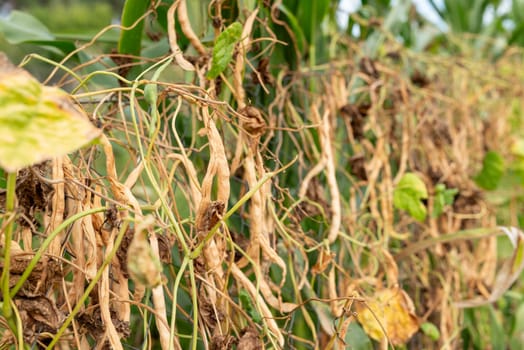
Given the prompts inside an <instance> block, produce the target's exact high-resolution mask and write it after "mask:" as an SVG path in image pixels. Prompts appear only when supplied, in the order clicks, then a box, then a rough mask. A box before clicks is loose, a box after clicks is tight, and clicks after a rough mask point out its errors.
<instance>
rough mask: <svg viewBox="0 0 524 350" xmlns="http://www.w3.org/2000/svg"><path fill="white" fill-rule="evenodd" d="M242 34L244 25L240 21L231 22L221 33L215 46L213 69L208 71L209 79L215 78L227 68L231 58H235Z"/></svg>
mask: <svg viewBox="0 0 524 350" xmlns="http://www.w3.org/2000/svg"><path fill="white" fill-rule="evenodd" d="M241 35H242V25H241V24H240V23H238V22H235V23H233V24H231V25H230V26H229V27H227V28H226V29H225V30H224V31H223V32H222V33H220V35H219V36H218V38H217V41H216V43H215V47H213V60H212V61H211V69H210V70H209V72H208V73H207V78H208V79H215V78H216V77H218V76H219V75H220V73H222V72H223V71H224V70H225V69H226V67H227V65H228V64H229V62H230V61H231V58H233V51H234V50H235V45H236V43H237V42H238V41H239V40H240V36H241Z"/></svg>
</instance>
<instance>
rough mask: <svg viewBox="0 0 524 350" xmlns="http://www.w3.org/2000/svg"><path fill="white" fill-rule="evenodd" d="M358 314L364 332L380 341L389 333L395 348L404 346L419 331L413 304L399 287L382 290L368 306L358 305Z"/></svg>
mask: <svg viewBox="0 0 524 350" xmlns="http://www.w3.org/2000/svg"><path fill="white" fill-rule="evenodd" d="M357 312H358V316H357V318H358V321H359V322H360V324H361V325H362V327H363V328H364V331H365V332H366V333H367V334H368V335H369V336H370V337H371V338H373V339H375V340H377V341H380V340H382V339H384V338H385V337H386V336H385V334H384V331H385V332H386V334H387V338H389V340H390V341H391V343H392V344H393V345H402V344H405V343H406V342H407V341H408V340H409V338H411V336H413V334H415V332H416V331H417V330H418V329H419V320H418V317H417V316H416V315H415V308H414V306H413V302H412V301H411V299H410V298H409V296H408V295H407V294H406V292H404V291H403V290H402V289H400V288H398V287H396V288H390V289H382V290H379V291H378V292H377V293H376V294H375V295H374V297H373V298H372V299H371V300H370V301H368V302H367V303H366V304H362V303H359V304H357Z"/></svg>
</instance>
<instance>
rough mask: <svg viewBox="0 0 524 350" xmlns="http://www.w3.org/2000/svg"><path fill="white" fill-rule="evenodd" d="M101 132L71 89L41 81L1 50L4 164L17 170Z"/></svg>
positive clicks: (0, 152)
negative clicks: (12, 61)
mask: <svg viewBox="0 0 524 350" xmlns="http://www.w3.org/2000/svg"><path fill="white" fill-rule="evenodd" d="M100 133H101V131H100V130H99V129H97V128H96V127H95V126H94V125H92V124H91V123H90V122H89V120H88V118H87V116H86V114H85V112H84V111H83V110H82V109H80V108H79V107H78V106H76V105H75V104H74V103H73V102H72V100H71V97H70V96H69V94H68V93H67V92H65V91H63V90H61V89H59V88H56V87H49V86H44V85H42V84H40V83H39V82H38V80H36V79H35V78H34V77H33V76H32V75H31V74H29V73H28V72H27V71H25V70H23V69H20V68H18V67H16V66H14V65H13V64H11V63H10V62H9V61H8V60H7V57H6V56H5V55H3V54H2V53H1V52H0V135H1V136H2V142H1V143H0V167H2V168H3V169H5V170H7V171H9V172H14V171H16V170H18V169H20V168H23V167H26V166H29V165H32V164H35V163H39V162H42V161H44V160H47V159H51V158H53V157H60V156H63V155H66V154H67V153H70V152H73V151H76V150H77V149H78V148H80V147H82V146H84V145H85V144H87V143H89V142H90V141H91V140H93V139H94V138H96V137H97V136H98V135H100Z"/></svg>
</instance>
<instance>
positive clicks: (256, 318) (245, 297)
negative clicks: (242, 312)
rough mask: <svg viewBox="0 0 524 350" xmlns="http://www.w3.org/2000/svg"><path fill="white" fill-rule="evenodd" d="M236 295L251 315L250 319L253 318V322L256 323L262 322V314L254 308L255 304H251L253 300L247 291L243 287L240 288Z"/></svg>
mask: <svg viewBox="0 0 524 350" xmlns="http://www.w3.org/2000/svg"><path fill="white" fill-rule="evenodd" d="M238 297H239V299H240V303H241V304H242V306H243V307H244V308H245V309H246V311H247V313H248V314H249V316H251V319H252V320H253V322H256V323H260V322H262V316H261V315H260V313H259V312H258V310H257V309H256V307H255V305H253V302H252V301H251V298H250V296H249V293H248V292H247V291H246V290H245V289H241V290H240V291H239V292H238Z"/></svg>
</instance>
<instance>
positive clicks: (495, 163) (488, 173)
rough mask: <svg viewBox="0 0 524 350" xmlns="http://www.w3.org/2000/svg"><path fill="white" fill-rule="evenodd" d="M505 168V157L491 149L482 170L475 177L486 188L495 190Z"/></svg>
mask: <svg viewBox="0 0 524 350" xmlns="http://www.w3.org/2000/svg"><path fill="white" fill-rule="evenodd" d="M504 168H505V167H504V159H503V158H502V157H501V156H500V155H499V154H498V153H497V152H494V151H489V152H488V153H486V155H485V156H484V161H483V162H482V170H481V171H480V173H479V174H478V175H477V176H475V178H474V179H475V182H476V183H477V185H479V186H480V187H482V188H483V189H485V190H494V189H496V188H497V186H498V184H499V182H500V179H501V178H502V175H503V174H504Z"/></svg>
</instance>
